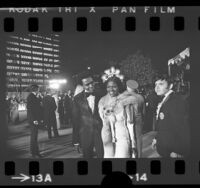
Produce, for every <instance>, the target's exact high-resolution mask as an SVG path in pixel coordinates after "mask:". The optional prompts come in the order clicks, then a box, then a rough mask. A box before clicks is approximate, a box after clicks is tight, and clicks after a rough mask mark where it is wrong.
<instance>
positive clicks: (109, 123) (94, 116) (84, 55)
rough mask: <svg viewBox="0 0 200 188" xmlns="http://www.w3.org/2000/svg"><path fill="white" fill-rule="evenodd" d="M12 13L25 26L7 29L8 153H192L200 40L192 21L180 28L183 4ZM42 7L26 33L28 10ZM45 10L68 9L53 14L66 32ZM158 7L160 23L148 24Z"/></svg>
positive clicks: (113, 155)
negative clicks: (195, 54) (197, 43)
mask: <svg viewBox="0 0 200 188" xmlns="http://www.w3.org/2000/svg"><path fill="white" fill-rule="evenodd" d="M42 11H43V12H42ZM48 11H49V12H48ZM7 12H8V13H7V14H8V15H10V16H17V17H16V20H17V21H16V24H18V25H17V26H16V28H18V29H19V31H20V32H19V31H18V30H17V29H16V31H14V32H7V33H4V37H3V38H1V41H2V42H3V44H4V45H3V47H4V50H3V52H4V56H3V58H4V61H5V63H6V74H5V76H6V79H5V80H6V96H5V100H6V109H5V110H6V128H7V130H8V135H7V141H6V143H7V144H6V146H5V147H7V150H8V154H9V155H10V156H12V157H13V158H19V159H46V158H49V159H51V158H53V159H70V158H80V159H93V158H94V159H95V158H96V159H98V158H100V159H104V158H111V159H113V158H114V159H119V158H125V159H138V158H168V159H170V158H182V159H183V158H187V157H190V155H191V133H190V132H191V127H190V114H189V107H190V100H191V97H190V90H191V80H190V77H191V66H192V62H191V56H192V50H193V46H194V42H193V40H192V39H191V37H192V36H193V31H192V30H185V31H184V32H180V31H175V30H174V25H173V18H174V17H175V16H176V15H178V14H179V13H180V12H181V11H180V8H177V7H176V9H175V7H137V8H134V7H129V8H125V7H124V8H120V7H113V8H112V7H109V8H106V7H105V8H94V7H93V9H91V8H88V9H87V8H79V7H78V8H69V7H68V8H54V9H48V8H43V9H38V10H36V9H25V8H23V9H22V8H21V9H19V8H16V9H14V8H12V9H8V10H7ZM183 12H184V11H183ZM37 15H38V17H39V18H41V20H42V21H41V22H40V20H39V26H41V28H39V30H38V31H37V32H34V31H33V32H28V26H26V27H25V28H23V29H24V30H26V31H25V32H22V31H23V29H22V28H19V27H21V26H20V24H22V26H23V27H24V25H23V24H25V23H24V20H23V19H26V18H27V19H28V18H29V17H35V16H37ZM48 15H50V18H51V16H52V15H53V16H54V15H55V17H59V16H60V17H61V16H62V18H63V20H62V21H60V19H59V18H58V19H57V20H56V21H57V26H58V25H60V27H61V28H63V29H62V31H61V32H53V31H52V27H51V24H52V22H51V20H50V19H49V17H48ZM110 16H111V17H112V23H111V20H110V19H109V17H110ZM152 16H160V19H161V24H160V29H159V31H151V30H150V29H149V27H150V25H149V19H150V17H152ZM52 18H53V17H52ZM136 18H137V19H136ZM20 19H21V20H22V21H21V20H20ZM27 23H28V22H27V20H26V24H27ZM45 23H48V26H45ZM103 23H104V24H103ZM186 26H187V25H186ZM186 26H185V27H186ZM43 29H44V30H43ZM154 29H155V27H154Z"/></svg>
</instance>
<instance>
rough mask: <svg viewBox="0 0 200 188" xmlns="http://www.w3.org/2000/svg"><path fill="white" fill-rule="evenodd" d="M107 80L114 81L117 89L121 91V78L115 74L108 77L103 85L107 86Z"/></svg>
mask: <svg viewBox="0 0 200 188" xmlns="http://www.w3.org/2000/svg"><path fill="white" fill-rule="evenodd" d="M108 82H115V83H116V84H117V86H118V90H119V93H122V92H123V90H124V88H123V84H122V82H121V80H120V79H119V78H118V77H116V76H112V77H110V78H108V80H107V81H106V82H105V85H106V86H107V85H108Z"/></svg>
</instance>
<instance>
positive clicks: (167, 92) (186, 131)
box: [152, 74, 190, 158]
mask: <svg viewBox="0 0 200 188" xmlns="http://www.w3.org/2000/svg"><path fill="white" fill-rule="evenodd" d="M155 92H156V94H157V95H158V96H162V97H163V99H162V101H161V102H160V103H159V104H158V107H157V111H156V112H157V113H156V119H157V122H156V131H157V135H156V137H155V139H154V140H153V142H152V147H153V148H154V149H156V150H157V152H158V154H159V155H160V156H161V157H173V158H179V157H188V156H189V154H190V126H189V112H188V104H187V101H186V100H184V99H183V98H182V97H181V96H180V95H178V94H176V93H175V92H174V91H173V82H172V80H171V78H169V77H168V76H167V75H165V74H163V75H159V76H158V77H157V78H156V80H155Z"/></svg>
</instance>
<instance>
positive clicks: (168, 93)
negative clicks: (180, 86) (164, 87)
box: [156, 90, 173, 120]
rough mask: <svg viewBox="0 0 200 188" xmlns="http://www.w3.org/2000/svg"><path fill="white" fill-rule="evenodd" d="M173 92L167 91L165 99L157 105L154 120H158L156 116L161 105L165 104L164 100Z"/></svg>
mask: <svg viewBox="0 0 200 188" xmlns="http://www.w3.org/2000/svg"><path fill="white" fill-rule="evenodd" d="M172 92H173V90H169V91H168V92H167V93H166V94H165V97H164V98H163V100H162V101H161V102H160V103H159V104H158V106H157V110H156V119H157V120H158V115H159V113H160V109H161V107H162V105H163V103H164V102H165V100H166V98H167V97H168V96H169V95H170V94H171V93H172Z"/></svg>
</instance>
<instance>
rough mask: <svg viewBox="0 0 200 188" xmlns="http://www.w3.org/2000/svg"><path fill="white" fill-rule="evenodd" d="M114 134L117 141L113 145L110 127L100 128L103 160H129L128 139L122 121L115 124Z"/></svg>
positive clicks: (105, 125) (106, 125)
mask: <svg viewBox="0 0 200 188" xmlns="http://www.w3.org/2000/svg"><path fill="white" fill-rule="evenodd" d="M115 133H116V139H117V141H116V142H115V143H113V142H112V134H111V128H110V125H109V124H104V126H103V128H102V140H103V145H104V158H130V157H131V154H130V138H129V133H128V129H127V127H126V126H125V125H124V121H117V122H116V123H115Z"/></svg>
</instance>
